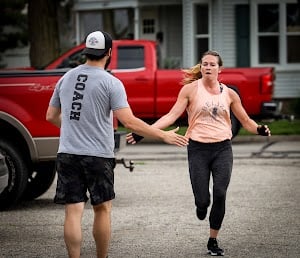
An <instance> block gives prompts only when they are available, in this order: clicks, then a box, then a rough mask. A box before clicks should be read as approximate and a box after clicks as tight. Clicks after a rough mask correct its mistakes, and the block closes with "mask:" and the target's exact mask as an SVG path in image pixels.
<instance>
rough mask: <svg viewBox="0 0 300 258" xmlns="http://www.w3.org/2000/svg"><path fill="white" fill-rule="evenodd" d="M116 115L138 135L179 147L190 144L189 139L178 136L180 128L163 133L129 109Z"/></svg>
mask: <svg viewBox="0 0 300 258" xmlns="http://www.w3.org/2000/svg"><path fill="white" fill-rule="evenodd" d="M114 115H115V116H116V117H117V119H118V120H119V121H120V122H121V123H122V124H123V125H124V126H125V127H126V128H128V129H130V130H131V131H133V132H135V133H136V134H138V135H142V136H144V137H149V138H155V139H159V140H161V141H164V142H166V143H168V144H174V145H177V146H186V145H187V144H188V139H187V138H186V137H184V136H182V135H179V134H176V131H178V128H176V129H173V130H170V131H163V130H160V129H158V128H154V127H152V126H150V125H149V124H147V123H145V122H144V121H142V120H141V119H139V118H137V117H135V116H134V115H133V113H132V111H131V109H130V108H129V107H127V108H121V109H118V110H115V111H114Z"/></svg>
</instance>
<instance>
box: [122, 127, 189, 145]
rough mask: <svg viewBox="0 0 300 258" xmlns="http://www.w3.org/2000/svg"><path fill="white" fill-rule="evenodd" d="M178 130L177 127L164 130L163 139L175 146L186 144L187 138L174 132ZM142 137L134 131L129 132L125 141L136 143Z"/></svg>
mask: <svg viewBox="0 0 300 258" xmlns="http://www.w3.org/2000/svg"><path fill="white" fill-rule="evenodd" d="M178 130H179V127H177V128H175V129H172V130H169V131H164V134H165V136H164V137H163V141H164V142H165V143H168V144H173V145H177V146H180V147H182V146H186V145H188V142H189V140H188V138H186V137H185V136H182V135H180V134H177V133H176V132H177V131H178ZM142 139H144V137H143V136H140V135H138V134H136V133H129V134H127V136H126V141H127V142H128V143H129V144H136V143H138V142H140V141H141V140H142Z"/></svg>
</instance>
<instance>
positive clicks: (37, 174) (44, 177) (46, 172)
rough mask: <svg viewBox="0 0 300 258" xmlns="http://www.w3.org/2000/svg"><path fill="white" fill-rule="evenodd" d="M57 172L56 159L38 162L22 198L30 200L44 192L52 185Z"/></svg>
mask: <svg viewBox="0 0 300 258" xmlns="http://www.w3.org/2000/svg"><path fill="white" fill-rule="evenodd" d="M55 173H56V171H55V161H47V162H40V163H38V164H37V165H36V166H35V168H34V169H33V172H32V173H31V175H30V176H29V177H28V182H27V186H26V189H25V191H24V193H23V195H22V199H23V200H27V201H29V200H33V199H35V198H37V197H39V196H41V195H42V194H44V193H45V192H46V191H47V190H48V189H49V188H50V186H51V185H52V183H53V180H54V178H55Z"/></svg>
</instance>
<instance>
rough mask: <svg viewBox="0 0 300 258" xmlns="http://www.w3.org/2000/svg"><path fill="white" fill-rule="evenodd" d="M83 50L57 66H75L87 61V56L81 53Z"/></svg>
mask: <svg viewBox="0 0 300 258" xmlns="http://www.w3.org/2000/svg"><path fill="white" fill-rule="evenodd" d="M81 52H82V51H78V52H76V53H74V54H72V55H70V56H69V57H67V58H66V59H64V60H63V62H62V63H61V64H60V65H59V66H58V67H57V68H74V67H76V66H78V65H80V64H83V63H85V61H86V58H85V55H82V54H81Z"/></svg>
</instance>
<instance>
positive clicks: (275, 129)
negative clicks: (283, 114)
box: [239, 119, 300, 135]
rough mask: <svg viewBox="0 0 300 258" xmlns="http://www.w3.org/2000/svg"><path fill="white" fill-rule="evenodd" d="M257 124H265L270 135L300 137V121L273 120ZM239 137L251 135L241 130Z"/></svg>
mask: <svg viewBox="0 0 300 258" xmlns="http://www.w3.org/2000/svg"><path fill="white" fill-rule="evenodd" d="M257 123H258V124H265V125H268V127H269V128H270V130H271V134H272V135H300V119H296V120H294V121H289V120H285V119H282V120H274V121H270V122H268V121H264V122H260V121H259V122H257ZM239 135H251V133H249V132H248V131H246V130H245V129H244V128H241V130H240V132H239Z"/></svg>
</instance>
